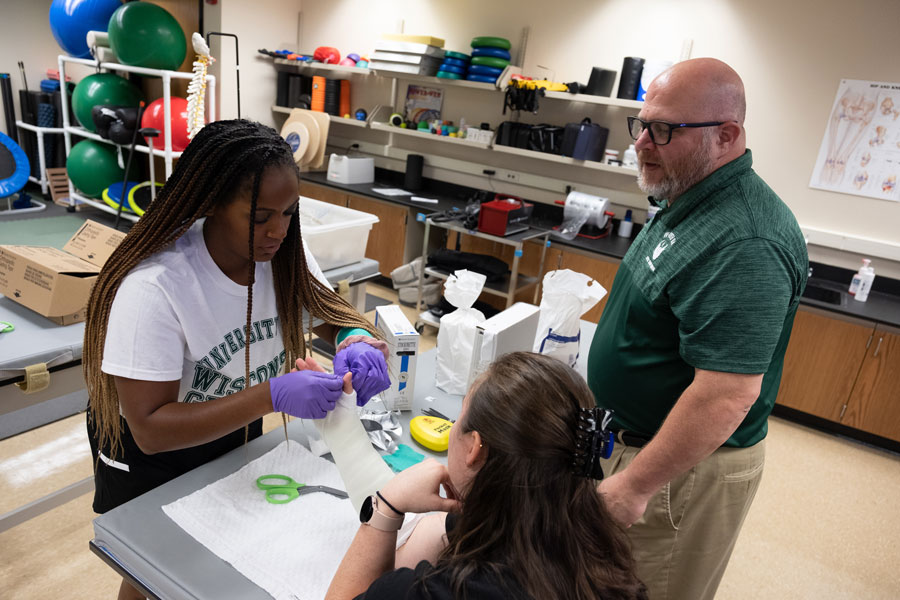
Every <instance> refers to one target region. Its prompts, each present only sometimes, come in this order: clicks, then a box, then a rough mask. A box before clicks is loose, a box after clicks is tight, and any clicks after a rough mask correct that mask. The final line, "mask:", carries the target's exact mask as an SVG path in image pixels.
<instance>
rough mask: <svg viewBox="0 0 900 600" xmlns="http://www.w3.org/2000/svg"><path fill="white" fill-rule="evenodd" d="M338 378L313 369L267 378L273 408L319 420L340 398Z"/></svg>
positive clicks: (340, 383)
mask: <svg viewBox="0 0 900 600" xmlns="http://www.w3.org/2000/svg"><path fill="white" fill-rule="evenodd" d="M342 385H343V382H342V381H341V377H339V376H338V375H333V374H331V373H322V372H319V371H313V370H304V371H292V372H290V373H285V374H284V375H281V376H279V377H275V378H273V379H270V380H269V393H270V394H271V396H272V408H274V409H275V411H276V412H283V413H287V414H289V415H291V416H292V417H299V418H301V419H322V418H325V415H327V414H328V412H329V411H330V410H332V409H333V408H334V405H335V403H336V402H337V401H338V400H339V399H340V397H341V386H342Z"/></svg>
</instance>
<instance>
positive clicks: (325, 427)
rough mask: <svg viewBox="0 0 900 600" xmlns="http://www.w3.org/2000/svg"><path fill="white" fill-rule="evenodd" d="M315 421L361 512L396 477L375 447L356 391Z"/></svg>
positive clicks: (354, 503) (352, 498) (355, 506)
mask: <svg viewBox="0 0 900 600" xmlns="http://www.w3.org/2000/svg"><path fill="white" fill-rule="evenodd" d="M313 423H315V425H316V429H317V430H318V431H319V434H320V435H321V436H322V439H323V440H324V441H325V443H326V444H327V445H328V448H329V449H330V450H331V456H332V457H333V458H334V462H335V464H336V465H337V468H338V471H340V473H341V479H343V480H344V485H345V486H346V489H347V493H348V494H349V495H350V502H351V503H352V504H353V508H354V509H355V510H356V512H357V513H359V509H360V507H361V506H362V503H363V500H365V499H366V498H367V497H368V496H371V495H372V494H374V493H375V492H376V491H378V490H379V489H381V488H382V487H384V485H385V484H386V483H387V482H388V481H390V480H391V478H393V477H394V473H393V471H391V468H390V467H389V466H388V465H387V463H386V462H384V460H383V459H382V458H381V455H380V454H378V451H377V450H375V448H373V447H372V443H371V442H370V441H369V436H368V434H367V433H366V430H365V428H364V427H363V425H362V422H360V420H359V413H358V411H357V407H356V392H352V393H350V394H346V393H345V394H341V399H340V400H338V402H337V404H336V405H335V407H334V410H333V411H331V412H330V413H328V416H327V417H325V418H324V419H315V420H313Z"/></svg>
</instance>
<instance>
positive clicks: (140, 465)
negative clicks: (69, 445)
mask: <svg viewBox="0 0 900 600" xmlns="http://www.w3.org/2000/svg"><path fill="white" fill-rule="evenodd" d="M119 419H120V423H121V427H122V450H121V451H120V452H119V454H118V455H117V456H110V451H109V447H106V448H102V449H101V448H99V447H98V443H97V437H98V436H97V432H96V430H95V427H94V425H95V424H94V419H93V418H92V415H91V411H90V409H88V412H87V430H88V439H89V440H90V443H91V455H92V456H93V459H94V505H93V506H94V512H96V513H101V514H102V513H105V512H106V511H108V510H110V509H113V508H115V507H117V506H119V505H120V504H124V503H125V502H128V501H129V500H131V499H133V498H137V497H138V496H140V495H141V494H143V493H144V492H149V491H150V490H152V489H153V488H155V487H156V486H158V485H162V484H163V483H166V482H167V481H170V480H172V479H175V478H176V477H178V476H179V475H183V474H184V473H187V472H188V471H190V470H191V469H194V468H196V467H199V466H200V465H202V464H205V463H207V462H209V461H211V460H212V459H214V458H218V457H219V456H222V455H223V454H225V453H226V452H229V451H231V450H233V449H235V448H237V447H239V446H241V445H242V444H243V443H244V429H243V428H241V429H238V430H237V431H233V432H232V433H229V434H228V435H225V436H222V437H220V438H219V439H217V440H213V441H212V442H209V443H207V444H201V445H200V446H194V447H192V448H184V449H183V450H173V451H171V452H159V453H157V454H144V453H143V452H141V449H140V448H138V446H137V443H136V442H135V441H134V436H132V435H131V430H130V429H129V428H128V423H126V422H125V419H123V418H122V417H119ZM260 435H262V419H257V420H256V421H254V422H253V423H251V424H250V435H249V439H251V440H252V439H255V438H258V437H259V436H260Z"/></svg>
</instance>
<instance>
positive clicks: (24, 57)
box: [0, 0, 62, 134]
mask: <svg viewBox="0 0 900 600" xmlns="http://www.w3.org/2000/svg"><path fill="white" fill-rule="evenodd" d="M49 13H50V2H29V1H26V0H0V24H2V27H3V31H2V35H0V73H9V76H10V79H11V80H12V88H13V98H14V104H15V107H16V118H17V119H21V118H22V113H21V112H19V90H20V89H23V86H22V77H21V75H20V74H19V65H18V62H19V61H20V60H21V61H22V62H23V63H25V76H26V77H27V78H28V89H30V90H38V89H40V87H41V79H46V78H47V69H56V68H57V66H56V64H57V60H56V57H57V56H58V55H59V54H60V53H61V52H62V49H61V48H60V47H59V45H58V44H57V43H56V40H55V39H54V38H53V34H52V33H50V19H49V16H48V15H49ZM0 105H2V101H0ZM0 131H3V133H6V134H9V132H8V131H7V130H6V120H5V119H2V118H0Z"/></svg>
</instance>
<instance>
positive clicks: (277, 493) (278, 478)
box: [256, 475, 350, 504]
mask: <svg viewBox="0 0 900 600" xmlns="http://www.w3.org/2000/svg"><path fill="white" fill-rule="evenodd" d="M256 487H258V488H259V489H261V490H265V492H266V500H267V501H269V502H270V503H272V504H285V503H286V502H290V501H291V500H296V499H297V498H299V497H300V496H303V495H304V494H312V493H315V492H324V493H326V494H331V495H332V496H336V497H338V498H349V497H350V496H349V495H347V492H344V491H341V490H337V489H335V488H333V487H328V486H327V485H306V484H305V483H299V482H297V481H294V480H293V479H291V478H290V477H288V476H287V475H263V476H262V477H258V478H257V479H256Z"/></svg>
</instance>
